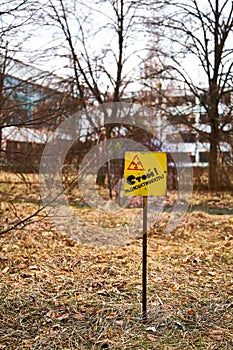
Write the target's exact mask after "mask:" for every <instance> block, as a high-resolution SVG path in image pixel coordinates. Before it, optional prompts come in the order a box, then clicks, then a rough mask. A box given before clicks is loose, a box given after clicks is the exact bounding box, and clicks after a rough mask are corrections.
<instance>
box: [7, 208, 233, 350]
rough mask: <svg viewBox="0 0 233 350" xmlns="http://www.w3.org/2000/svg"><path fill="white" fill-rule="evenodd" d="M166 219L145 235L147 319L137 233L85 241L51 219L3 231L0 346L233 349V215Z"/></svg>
mask: <svg viewBox="0 0 233 350" xmlns="http://www.w3.org/2000/svg"><path fill="white" fill-rule="evenodd" d="M92 219H93V218H92ZM122 220H123V218H122ZM164 222H165V221H163V220H161V221H160V222H159V223H158V224H157V226H156V230H154V231H152V232H150V237H149V240H148V245H149V246H148V316H149V317H148V318H149V323H148V325H146V326H143V324H142V322H141V315H140V314H141V250H142V247H141V240H135V241H134V242H132V243H131V244H130V245H128V246H124V247H118V248H111V247H108V248H100V247H99V248H94V247H88V246H82V245H79V244H77V243H75V242H74V241H72V240H71V239H70V238H69V237H68V236H66V235H65V234H62V233H59V232H57V231H56V228H55V227H54V226H53V225H52V224H51V222H49V221H48V220H45V221H42V222H41V223H40V225H38V224H37V223H32V224H31V225H30V226H28V227H27V228H26V229H24V230H19V231H14V232H11V233H9V234H8V235H6V236H2V237H1V248H0V275H1V282H0V286H1V303H0V314H1V316H0V318H1V327H0V338H1V340H0V344H1V347H0V348H2V349H9V348H12V349H13V348H14V347H15V348H17V347H18V348H20V349H33V348H43V349H58V348H61V349H100V348H101V347H102V346H103V347H102V348H104V346H105V348H110V349H136V348H140V349H188V348H197V349H198V348H200V349H217V348H219V349H222V350H228V349H230V348H232V346H233V339H232V324H233V318H232V307H233V299H232V296H233V284H232V259H233V255H232V244H233V236H232V217H231V216H210V215H207V214H205V213H192V214H190V215H188V216H187V218H186V219H185V220H184V222H183V223H182V224H181V225H180V226H179V227H178V228H177V229H176V230H175V231H174V232H173V233H171V234H165V233H164Z"/></svg>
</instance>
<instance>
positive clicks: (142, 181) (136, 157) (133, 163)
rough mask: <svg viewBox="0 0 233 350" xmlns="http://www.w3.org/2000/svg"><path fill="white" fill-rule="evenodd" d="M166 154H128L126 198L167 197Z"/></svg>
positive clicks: (125, 178)
mask: <svg viewBox="0 0 233 350" xmlns="http://www.w3.org/2000/svg"><path fill="white" fill-rule="evenodd" d="M166 192H167V155H166V153H165V152H126V153H125V164H124V196H166Z"/></svg>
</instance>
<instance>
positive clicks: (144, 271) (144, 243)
mask: <svg viewBox="0 0 233 350" xmlns="http://www.w3.org/2000/svg"><path fill="white" fill-rule="evenodd" d="M142 319H143V322H146V321H147V196H145V197H143V236H142Z"/></svg>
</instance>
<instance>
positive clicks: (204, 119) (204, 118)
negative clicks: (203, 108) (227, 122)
mask: <svg viewBox="0 0 233 350" xmlns="http://www.w3.org/2000/svg"><path fill="white" fill-rule="evenodd" d="M208 122H209V116H208V114H207V113H206V112H204V113H203V112H201V113H200V123H204V124H205V123H208Z"/></svg>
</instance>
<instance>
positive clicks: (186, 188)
mask: <svg viewBox="0 0 233 350" xmlns="http://www.w3.org/2000/svg"><path fill="white" fill-rule="evenodd" d="M113 126H114V127H115V128H118V130H119V129H124V126H126V127H127V128H128V130H130V129H133V128H134V129H135V128H137V129H140V130H143V131H145V132H146V133H148V134H150V135H151V139H153V140H154V144H153V145H151V144H150V145H148V144H147V143H146V142H143V140H140V139H139V140H137V141H135V140H134V139H131V138H127V137H116V138H110V139H103V140H100V142H99V143H97V142H96V143H95V144H94V143H93V144H94V146H93V147H92V148H91V149H90V150H89V151H88V152H87V153H86V155H85V156H84V158H83V159H82V161H81V163H80V164H78V168H76V169H75V171H76V173H77V181H76V186H77V187H78V190H79V192H80V196H81V197H82V202H83V203H84V204H85V206H88V207H89V208H92V210H93V211H94V212H96V213H99V215H100V221H101V216H103V215H104V213H107V214H108V215H113V216H115V217H116V216H117V213H118V212H122V211H123V210H127V209H126V208H128V206H129V203H130V200H131V199H132V198H129V197H124V196H123V191H121V189H122V188H124V184H123V183H124V175H123V173H122V177H121V178H120V179H119V180H118V183H117V184H116V189H117V190H118V197H117V200H109V199H106V198H104V197H103V196H102V195H101V194H100V192H99V189H98V188H97V186H96V176H97V174H98V172H99V170H100V169H101V167H103V166H106V164H108V163H109V162H111V160H116V159H118V160H119V159H121V160H124V157H125V154H126V153H127V152H135V151H137V152H148V151H150V149H151V147H154V148H156V147H157V148H158V150H159V151H162V152H166V153H169V154H170V156H171V157H172V164H171V166H172V167H173V169H175V171H176V173H177V183H178V187H177V189H176V200H175V203H174V205H173V206H172V207H171V208H169V220H168V221H167V225H166V231H167V232H171V231H172V230H174V229H175V228H176V227H177V226H178V225H179V224H180V223H181V221H182V220H183V218H184V216H185V214H186V212H187V210H188V207H189V202H190V199H191V197H192V191H193V169H192V166H190V164H191V159H190V156H189V154H188V151H187V152H185V151H184V150H185V144H184V142H183V140H182V138H181V137H180V135H179V132H178V130H177V129H175V128H174V126H172V125H171V124H170V123H169V122H168V121H164V122H163V121H161V118H158V117H157V115H156V113H155V111H154V110H152V109H149V108H145V107H143V106H140V105H136V104H130V103H109V104H103V105H100V106H99V107H92V108H90V109H89V110H83V111H80V112H78V113H76V114H73V115H71V116H70V117H69V118H67V119H66V120H65V121H63V122H62V123H61V124H60V125H59V126H58V128H57V129H56V130H55V131H54V132H53V133H52V135H51V136H50V138H49V140H48V142H47V144H46V146H45V149H44V152H43V155H42V158H41V162H40V172H39V178H40V189H41V201H42V204H43V206H44V207H45V209H46V211H47V214H48V216H49V217H50V219H51V220H52V221H53V222H54V223H55V224H56V226H57V228H58V229H59V230H61V231H62V232H64V233H66V234H68V235H70V236H71V237H72V239H74V240H77V241H79V242H80V243H82V244H90V245H95V246H97V245H105V246H106V245H111V246H113V245H119V244H121V245H122V244H124V243H125V242H128V241H129V240H132V239H135V236H138V235H140V233H141V227H142V217H141V215H140V214H139V215H136V216H135V218H134V220H133V221H132V222H130V221H129V222H128V223H127V224H122V225H116V226H115V227H104V226H103V225H101V222H100V224H99V225H91V224H90V223H89V222H90V220H86V221H85V220H84V219H83V215H81V214H82V211H81V210H80V209H77V208H76V207H75V206H74V205H72V203H70V201H69V200H68V197H67V195H66V188H65V187H66V183H65V182H63V169H64V164H65V160H66V157H67V154H68V152H69V150H70V148H71V147H72V146H73V145H74V144H75V142H76V141H77V140H82V139H84V138H85V133H84V130H88V132H89V134H91V132H92V131H93V135H94V133H95V130H106V129H107V128H108V127H111V128H112V127H113ZM123 134H124V132H123ZM167 134H173V141H172V144H170V143H169V142H168V141H167V138H166V135H167ZM156 142H157V144H156ZM158 145H159V146H158ZM177 147H179V148H180V147H181V148H182V153H181V154H179V155H178V153H177V151H176V150H177ZM78 151H79V150H77V153H78ZM128 170H129V171H132V172H133V174H136V172H137V171H143V163H142V161H141V160H140V158H139V157H138V156H137V155H135V157H134V158H133V159H132V161H131V163H130V164H129V165H128ZM164 210H166V199H165V198H164V197H163V198H159V197H149V198H148V225H149V226H153V225H154V224H155V223H156V220H157V219H158V217H159V216H160V214H161V213H162V212H163V211H164ZM90 215H91V214H90Z"/></svg>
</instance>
